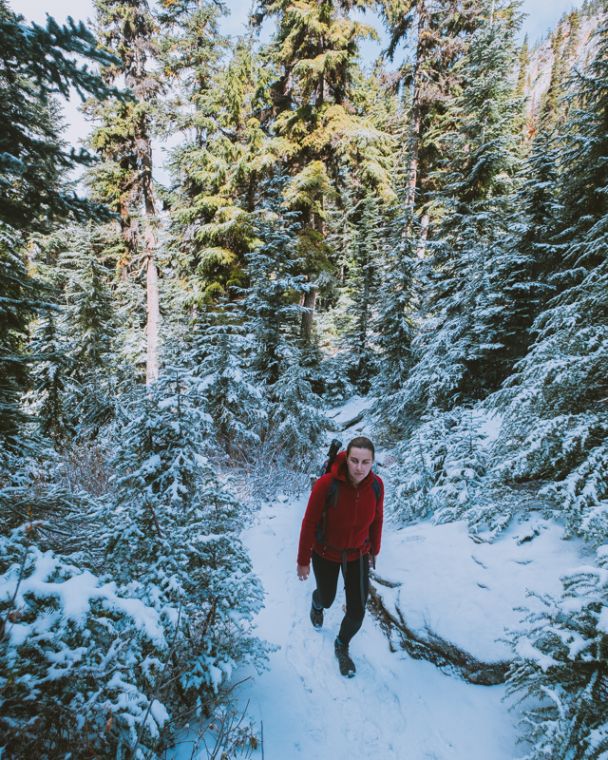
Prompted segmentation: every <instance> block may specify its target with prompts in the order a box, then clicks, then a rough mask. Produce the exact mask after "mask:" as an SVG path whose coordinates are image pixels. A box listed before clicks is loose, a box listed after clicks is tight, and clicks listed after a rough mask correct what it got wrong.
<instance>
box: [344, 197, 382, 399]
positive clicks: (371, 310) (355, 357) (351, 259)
mask: <svg viewBox="0 0 608 760" xmlns="http://www.w3.org/2000/svg"><path fill="white" fill-rule="evenodd" d="M347 213H349V212H347ZM350 213H351V214H352V216H354V217H355V218H354V219H353V220H352V224H353V238H352V240H351V244H350V246H349V252H348V253H349V255H348V256H347V258H346V260H345V262H344V266H345V276H344V282H343V287H342V288H341V290H342V299H341V301H342V302H341V304H340V309H339V311H340V313H341V317H340V322H341V332H342V338H341V341H340V343H341V348H342V351H343V354H344V356H343V359H342V364H343V371H344V372H345V373H346V375H347V377H348V379H349V380H350V382H351V383H352V384H353V386H354V387H355V388H356V390H357V391H358V392H359V393H361V394H366V393H368V392H369V389H370V387H371V384H372V381H373V379H374V377H375V376H376V374H377V372H378V365H377V358H376V354H377V351H376V346H375V336H374V330H373V328H374V323H375V318H376V316H377V313H378V301H379V289H378V286H379V273H378V267H379V260H380V249H381V239H380V236H381V227H382V215H381V209H380V204H379V202H378V199H377V198H376V197H375V195H373V194H372V193H369V192H368V193H367V194H366V195H365V196H364V198H363V199H362V200H361V202H360V203H359V204H357V206H356V207H355V209H351V212H350Z"/></svg>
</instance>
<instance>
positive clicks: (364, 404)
mask: <svg viewBox="0 0 608 760" xmlns="http://www.w3.org/2000/svg"><path fill="white" fill-rule="evenodd" d="M374 401H375V399H373V398H371V397H369V396H366V397H362V396H353V397H352V398H351V399H350V400H349V401H348V402H347V403H346V404H342V405H341V406H339V407H335V408H334V409H330V410H329V411H328V412H327V416H328V417H329V419H330V420H331V421H332V423H333V424H334V425H335V426H336V427H337V428H339V427H341V426H342V425H344V424H345V423H347V422H349V421H350V420H352V419H354V418H355V417H356V416H357V415H358V414H360V413H361V412H366V411H367V410H368V409H369V408H370V407H371V406H372V405H373V403H374ZM360 432H361V431H360V430H359V429H357V428H355V429H354V430H353V435H352V436H351V437H354V435H355V434H360ZM342 443H344V444H346V441H343V442H342Z"/></svg>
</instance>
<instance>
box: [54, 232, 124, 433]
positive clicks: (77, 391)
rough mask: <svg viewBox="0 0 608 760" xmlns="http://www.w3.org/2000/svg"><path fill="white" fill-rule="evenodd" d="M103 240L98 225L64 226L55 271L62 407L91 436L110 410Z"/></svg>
mask: <svg viewBox="0 0 608 760" xmlns="http://www.w3.org/2000/svg"><path fill="white" fill-rule="evenodd" d="M104 246H105V240H104V238H103V235H102V234H100V232H99V229H98V228H94V227H92V226H90V225H89V226H88V227H82V228H68V229H67V230H66V232H65V235H64V241H63V250H61V252H60V254H59V256H58V259H57V265H56V272H55V275H54V276H55V277H58V278H59V279H60V280H61V281H62V282H61V286H62V298H63V305H62V308H61V309H60V311H59V316H58V319H59V330H60V334H61V337H62V342H63V344H64V346H65V348H66V351H65V353H66V358H67V368H66V369H67V371H66V375H67V377H68V380H69V384H68V387H67V388H66V391H67V392H66V397H65V403H64V408H65V410H66V413H67V415H68V418H69V419H70V425H71V427H72V429H74V430H75V431H76V432H77V434H78V435H80V436H83V437H95V436H96V435H97V433H98V432H99V429H100V427H102V426H103V425H105V424H107V423H108V422H109V421H110V420H111V419H112V417H113V415H114V398H113V396H114V394H113V390H112V387H113V385H114V381H113V359H112V348H113V340H114V335H115V322H114V304H113V301H112V293H111V290H110V282H111V280H112V279H113V272H112V271H111V269H110V268H109V267H108V266H107V265H106V264H105V263H104V260H103V257H104Z"/></svg>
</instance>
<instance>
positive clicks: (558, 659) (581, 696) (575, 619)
mask: <svg viewBox="0 0 608 760" xmlns="http://www.w3.org/2000/svg"><path fill="white" fill-rule="evenodd" d="M597 559H598V565H597V566H593V565H589V566H585V567H580V568H576V569H575V570H573V571H571V572H570V573H568V574H567V575H565V576H563V577H562V584H563V592H562V595H561V597H560V598H559V599H554V598H551V597H543V598H542V602H543V603H544V609H541V610H540V611H538V612H533V613H529V614H528V615H527V617H526V618H525V623H526V624H527V627H526V628H525V629H523V630H520V631H517V632H514V633H512V634H511V640H512V643H513V647H514V651H515V661H514V663H513V665H512V667H511V670H510V672H509V677H508V691H509V693H510V694H511V695H512V696H513V695H517V696H518V697H519V698H520V701H524V702H526V703H527V704H526V707H527V712H526V716H525V718H524V721H523V722H524V725H525V727H526V733H527V738H528V739H529V740H530V747H531V749H530V750H529V752H528V753H527V754H526V755H525V757H524V758H522V759H521V760H553V759H554V758H572V760H575V758H576V760H600V759H601V760H604V758H606V757H608V712H607V711H606V704H607V702H608V669H607V665H606V663H607V662H608V545H604V546H602V547H600V548H599V550H598V552H597ZM529 698H531V700H530V699H529Z"/></svg>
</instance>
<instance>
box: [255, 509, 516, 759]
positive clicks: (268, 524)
mask: <svg viewBox="0 0 608 760" xmlns="http://www.w3.org/2000/svg"><path fill="white" fill-rule="evenodd" d="M305 505H306V498H305V497H303V498H302V499H301V500H299V501H297V502H293V501H291V502H290V501H277V502H275V503H274V504H268V505H266V506H265V507H264V508H263V509H262V510H261V512H260V513H259V515H258V517H257V520H256V523H255V525H254V526H253V527H252V528H251V529H250V530H249V531H248V532H247V534H246V536H245V540H246V542H247V543H248V545H249V547H250V552H251V555H252V559H253V564H254V568H255V570H256V572H257V573H258V575H259V576H260V578H261V580H262V583H263V584H264V588H265V590H266V606H265V608H264V610H263V611H262V612H261V614H260V616H259V621H258V622H259V633H260V635H261V636H262V637H263V638H265V639H266V640H268V641H270V642H271V643H273V644H275V645H277V647H278V648H277V650H276V651H275V652H274V653H273V654H272V655H271V657H270V669H269V671H268V672H266V673H264V674H262V675H261V676H260V677H257V678H253V679H251V680H250V681H249V682H248V683H247V684H246V685H245V686H244V687H242V691H241V699H242V701H243V703H245V702H247V701H249V713H250V715H251V717H252V718H253V719H254V720H255V721H257V722H258V725H260V724H261V725H263V734H264V758H265V760H290V759H291V758H294V759H295V758H300V757H302V758H315V759H316V760H358V759H359V758H361V759H363V758H367V757H368V756H371V757H375V758H378V760H385V759H386V760H388V759H389V758H394V759H395V760H431V758H432V759H433V760H448V759H449V758H459V759H460V760H506V759H507V758H509V759H512V758H514V757H516V756H517V750H516V737H517V730H516V727H515V725H514V723H515V720H516V718H515V716H513V715H512V714H511V713H510V712H509V711H508V709H507V705H506V704H505V703H503V702H502V701H501V698H502V697H503V695H504V688H503V687H496V686H494V687H487V686H472V685H469V684H467V683H465V682H464V681H461V680H458V679H455V678H452V677H450V676H447V675H444V674H443V673H441V672H440V671H439V670H438V669H437V668H435V667H434V666H433V665H431V664H429V663H426V662H424V661H420V660H413V659H411V658H410V657H408V656H407V655H406V654H405V653H397V654H395V653H391V652H390V650H389V647H388V642H387V640H386V638H385V636H384V635H383V634H382V632H381V631H380V629H379V628H378V626H377V624H376V622H375V621H374V619H373V618H372V617H371V616H370V615H368V616H367V617H366V619H365V621H364V624H363V628H362V629H361V631H360V632H359V634H358V635H357V636H356V637H355V638H354V639H353V641H352V643H351V653H352V656H353V659H354V660H355V663H356V665H357V675H356V676H355V678H353V679H345V678H343V677H342V676H341V675H340V673H339V672H338V667H337V662H336V660H335V656H334V651H333V641H334V638H335V635H336V631H337V629H338V627H339V624H340V620H341V617H342V614H343V612H342V601H343V592H341V595H340V594H339V595H338V598H337V600H336V602H335V603H334V606H333V608H332V609H331V610H329V612H327V613H326V615H325V625H324V627H323V629H322V630H321V631H320V632H317V631H315V630H314V629H313V628H312V625H311V623H310V620H309V618H308V612H309V606H310V594H311V593H312V590H313V581H312V579H310V580H309V581H307V582H305V583H301V582H299V581H298V580H297V578H296V573H295V556H296V548H297V540H298V535H299V527H300V521H301V518H302V514H303V511H304V508H305ZM387 533H388V535H387V536H386V539H387V541H388V542H389V544H390V540H391V538H390V529H389V531H387ZM387 556H388V555H387ZM381 558H382V555H381ZM383 562H384V560H382V561H381V563H380V566H381V567H382V568H384V564H383ZM386 572H387V574H388V575H390V574H391V573H390V571H389V568H388V567H387V568H386ZM254 756H255V757H261V756H262V754H261V749H260V750H259V751H258V752H257V753H256V754H255V755H254Z"/></svg>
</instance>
